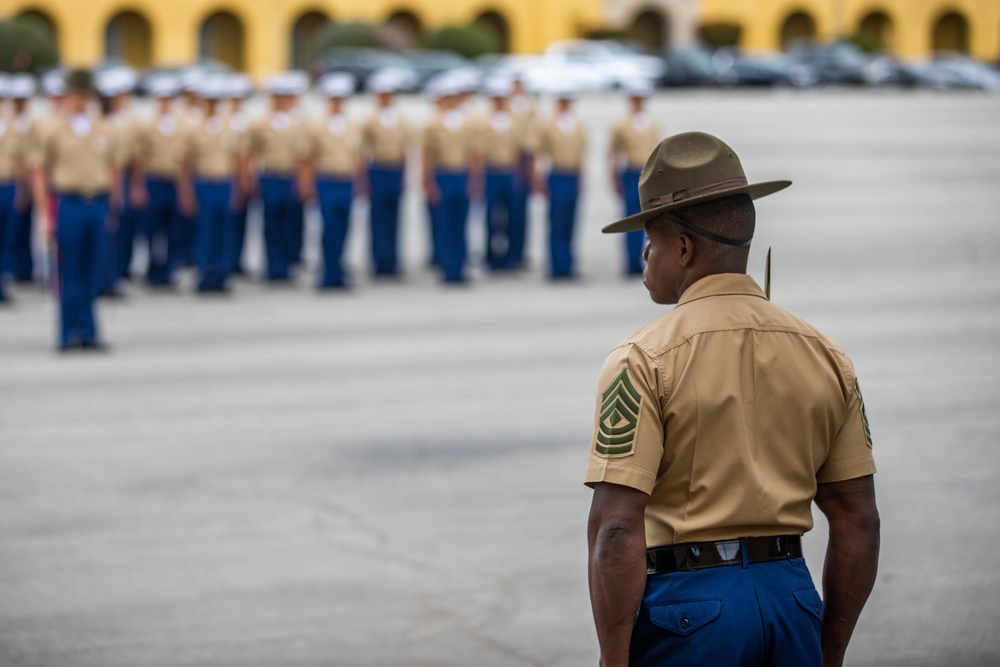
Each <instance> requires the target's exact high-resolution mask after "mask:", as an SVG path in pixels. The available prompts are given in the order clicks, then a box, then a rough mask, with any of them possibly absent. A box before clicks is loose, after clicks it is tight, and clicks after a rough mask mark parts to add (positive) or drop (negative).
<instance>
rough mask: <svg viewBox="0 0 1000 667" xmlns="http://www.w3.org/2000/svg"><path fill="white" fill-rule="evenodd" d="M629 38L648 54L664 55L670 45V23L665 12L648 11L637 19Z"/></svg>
mask: <svg viewBox="0 0 1000 667" xmlns="http://www.w3.org/2000/svg"><path fill="white" fill-rule="evenodd" d="M628 36H629V38H631V39H632V40H633V41H635V42H636V43H637V44H639V45H640V46H641V47H642V48H643V49H645V50H646V51H647V52H648V53H663V52H664V51H665V50H666V49H667V46H668V45H669V43H670V21H669V20H668V19H667V17H666V16H665V15H664V14H663V12H660V11H657V10H655V9H647V10H645V11H643V12H642V13H641V14H639V15H638V16H636V17H635V20H634V21H633V22H632V25H631V26H630V27H629V29H628Z"/></svg>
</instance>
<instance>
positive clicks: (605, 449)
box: [594, 368, 642, 456]
mask: <svg viewBox="0 0 1000 667" xmlns="http://www.w3.org/2000/svg"><path fill="white" fill-rule="evenodd" d="M602 399H603V402H602V403H601V421H600V425H599V427H598V430H597V442H596V443H595V445H594V449H595V451H596V452H597V453H598V454H603V455H604V456H624V455H626V454H631V453H632V450H633V449H634V448H635V431H636V427H637V426H638V424H639V406H640V405H642V396H641V395H640V394H639V392H638V391H636V389H635V386H634V385H633V384H632V380H630V379H629V376H628V369H627V368H623V369H622V372H621V373H619V374H618V376H617V377H616V378H615V379H614V381H612V382H611V386H609V387H608V388H607V389H605V390H604V394H603V396H602Z"/></svg>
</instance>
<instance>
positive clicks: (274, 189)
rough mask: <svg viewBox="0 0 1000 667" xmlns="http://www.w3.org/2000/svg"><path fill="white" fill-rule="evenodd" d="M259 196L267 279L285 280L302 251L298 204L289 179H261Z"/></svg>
mask: <svg viewBox="0 0 1000 667" xmlns="http://www.w3.org/2000/svg"><path fill="white" fill-rule="evenodd" d="M260 194H261V199H263V201H264V249H265V256H266V257H267V279H268V280H288V279H289V278H291V271H292V267H293V266H294V265H296V264H298V262H299V258H300V256H301V252H302V229H301V227H302V202H300V201H299V199H298V197H297V196H296V194H295V181H294V179H292V177H290V176H288V177H286V176H274V175H265V176H262V177H261V179H260Z"/></svg>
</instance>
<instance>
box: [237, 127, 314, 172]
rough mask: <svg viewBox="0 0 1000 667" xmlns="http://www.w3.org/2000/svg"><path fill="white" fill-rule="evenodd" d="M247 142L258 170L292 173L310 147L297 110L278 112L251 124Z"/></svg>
mask: <svg viewBox="0 0 1000 667" xmlns="http://www.w3.org/2000/svg"><path fill="white" fill-rule="evenodd" d="M247 146H248V149H249V152H250V156H251V157H252V158H253V159H254V162H255V165H256V168H257V171H258V172H260V173H262V174H278V175H281V176H293V175H294V174H295V172H296V170H297V169H298V166H299V162H300V161H301V160H302V158H303V157H305V155H306V152H307V150H308V147H307V145H306V139H305V127H304V125H303V122H302V119H301V118H300V117H299V115H298V114H297V113H294V112H287V111H286V112H275V113H272V114H270V115H269V116H267V117H266V118H264V119H263V120H260V121H257V122H256V123H253V124H251V125H250V127H249V128H248V129H247Z"/></svg>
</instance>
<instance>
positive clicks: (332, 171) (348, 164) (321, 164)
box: [307, 115, 361, 179]
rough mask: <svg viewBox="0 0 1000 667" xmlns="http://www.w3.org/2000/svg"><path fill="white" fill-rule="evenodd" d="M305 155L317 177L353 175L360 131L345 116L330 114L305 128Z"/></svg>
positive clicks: (359, 143) (348, 176) (350, 176)
mask: <svg viewBox="0 0 1000 667" xmlns="http://www.w3.org/2000/svg"><path fill="white" fill-rule="evenodd" d="M307 136H308V138H309V141H308V146H307V151H308V152H307V156H308V158H309V159H310V160H311V161H312V163H313V167H314V169H315V171H316V174H317V175H318V176H333V177H335V178H339V179H345V178H347V179H349V178H353V177H354V174H355V172H356V171H357V166H358V156H359V155H360V152H361V130H360V128H359V127H358V126H357V125H355V124H354V123H351V122H350V121H349V120H348V119H347V118H346V117H345V116H343V115H337V116H330V117H328V118H326V119H325V120H323V121H318V122H316V123H313V124H312V125H311V126H310V127H309V130H308V133H307Z"/></svg>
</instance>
